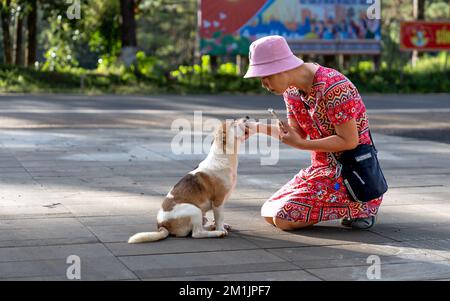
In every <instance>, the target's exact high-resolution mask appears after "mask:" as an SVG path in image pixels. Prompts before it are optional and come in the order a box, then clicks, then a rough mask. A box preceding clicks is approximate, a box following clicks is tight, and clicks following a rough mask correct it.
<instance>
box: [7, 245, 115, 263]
mask: <svg viewBox="0 0 450 301" xmlns="http://www.w3.org/2000/svg"><path fill="white" fill-rule="evenodd" d="M70 255H77V256H79V257H80V258H81V259H85V258H98V257H107V256H109V257H112V256H113V255H112V254H111V252H110V251H109V250H108V249H107V248H105V246H104V245H102V244H99V243H90V244H72V245H53V246H36V247H35V246H30V247H5V248H0V262H13V261H35V260H50V259H66V258H67V257H68V256H70Z"/></svg>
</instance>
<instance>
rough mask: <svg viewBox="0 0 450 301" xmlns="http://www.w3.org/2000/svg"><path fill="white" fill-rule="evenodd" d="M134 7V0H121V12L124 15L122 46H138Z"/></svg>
mask: <svg viewBox="0 0 450 301" xmlns="http://www.w3.org/2000/svg"><path fill="white" fill-rule="evenodd" d="M134 9H135V3H134V0H120V12H121V16H122V47H126V46H131V47H136V46H137V42H136V20H135V18H134Z"/></svg>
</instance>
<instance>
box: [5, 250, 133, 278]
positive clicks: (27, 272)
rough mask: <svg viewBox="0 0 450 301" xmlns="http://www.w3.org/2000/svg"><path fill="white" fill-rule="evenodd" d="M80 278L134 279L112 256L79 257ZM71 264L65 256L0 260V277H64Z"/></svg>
mask: <svg viewBox="0 0 450 301" xmlns="http://www.w3.org/2000/svg"><path fill="white" fill-rule="evenodd" d="M80 259H81V266H80V276H81V280H88V281H89V280H124V279H136V276H135V275H134V274H133V273H132V272H130V271H129V270H128V269H127V268H126V267H125V266H124V265H123V264H122V263H121V262H120V261H119V260H118V259H116V258H115V257H113V256H106V257H97V258H84V259H82V258H80ZM70 265H71V264H67V263H66V258H63V259H52V260H33V261H15V262H0V279H4V278H18V277H24V276H25V277H36V278H37V277H39V278H40V277H51V278H54V277H58V278H59V277H61V276H62V277H64V275H66V274H67V269H68V268H69V267H70Z"/></svg>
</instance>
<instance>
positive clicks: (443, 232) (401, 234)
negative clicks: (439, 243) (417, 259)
mask: <svg viewBox="0 0 450 301" xmlns="http://www.w3.org/2000/svg"><path fill="white" fill-rule="evenodd" d="M370 231H371V232H374V233H377V234H380V235H382V236H384V237H387V238H391V239H394V240H397V241H410V240H442V239H450V226H448V225H444V226H439V225H438V226H435V227H432V226H431V227H430V226H423V227H415V228H408V227H398V226H395V225H389V224H387V225H384V224H379V225H377V226H376V227H374V228H373V229H371V230H370Z"/></svg>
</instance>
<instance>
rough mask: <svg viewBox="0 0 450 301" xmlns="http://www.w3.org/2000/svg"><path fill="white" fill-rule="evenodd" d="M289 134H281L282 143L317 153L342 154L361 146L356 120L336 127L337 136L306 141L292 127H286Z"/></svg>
mask: <svg viewBox="0 0 450 301" xmlns="http://www.w3.org/2000/svg"><path fill="white" fill-rule="evenodd" d="M285 128H286V129H287V133H282V132H280V141H281V142H283V143H285V144H288V145H291V146H293V147H296V148H299V149H304V150H311V151H316V152H341V151H345V150H350V149H354V148H356V147H357V146H358V144H359V137H358V128H357V126H356V121H355V119H354V118H352V119H350V120H349V121H347V122H345V123H342V124H340V125H335V129H336V135H332V136H329V137H325V138H321V139H316V140H306V139H304V138H303V137H301V136H300V135H299V134H297V133H296V132H295V131H294V130H293V129H292V128H291V127H289V126H288V127H285Z"/></svg>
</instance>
